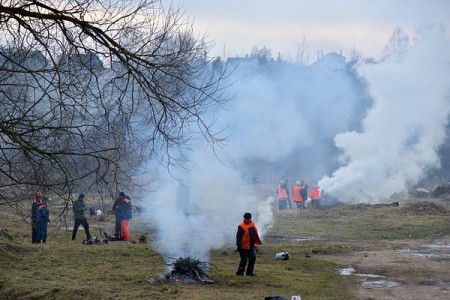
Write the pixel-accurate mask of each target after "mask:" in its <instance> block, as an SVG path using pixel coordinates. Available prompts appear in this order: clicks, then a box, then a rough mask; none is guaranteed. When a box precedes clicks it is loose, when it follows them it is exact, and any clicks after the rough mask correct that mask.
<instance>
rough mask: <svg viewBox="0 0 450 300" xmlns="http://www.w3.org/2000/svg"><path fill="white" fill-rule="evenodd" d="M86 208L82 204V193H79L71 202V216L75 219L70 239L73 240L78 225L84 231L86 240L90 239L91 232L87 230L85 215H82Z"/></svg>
mask: <svg viewBox="0 0 450 300" xmlns="http://www.w3.org/2000/svg"><path fill="white" fill-rule="evenodd" d="M86 210H87V208H86V205H85V204H84V194H80V195H79V196H78V199H77V200H75V201H74V202H73V216H74V219H75V224H74V225H73V231H72V241H74V240H75V237H76V235H77V231H78V228H79V227H80V225H82V226H83V228H84V231H85V232H86V240H87V241H89V240H90V239H91V234H90V232H89V223H88V220H87V218H86V216H85V215H84V212H85V211H86Z"/></svg>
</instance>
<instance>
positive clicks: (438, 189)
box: [431, 184, 450, 197]
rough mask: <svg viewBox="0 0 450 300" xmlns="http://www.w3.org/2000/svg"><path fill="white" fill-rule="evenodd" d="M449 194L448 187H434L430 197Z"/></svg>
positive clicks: (449, 187)
mask: <svg viewBox="0 0 450 300" xmlns="http://www.w3.org/2000/svg"><path fill="white" fill-rule="evenodd" d="M447 194H450V185H448V184H446V185H438V186H436V187H435V188H434V189H433V191H432V192H431V195H432V196H433V197H439V196H443V195H447Z"/></svg>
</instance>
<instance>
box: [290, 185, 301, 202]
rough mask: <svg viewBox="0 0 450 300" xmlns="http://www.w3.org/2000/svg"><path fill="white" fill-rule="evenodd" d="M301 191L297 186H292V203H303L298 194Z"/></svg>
mask: <svg viewBox="0 0 450 300" xmlns="http://www.w3.org/2000/svg"><path fill="white" fill-rule="evenodd" d="M301 189H302V187H301V186H299V185H294V187H293V188H292V201H294V202H303V198H302V195H301V194H300V190H301Z"/></svg>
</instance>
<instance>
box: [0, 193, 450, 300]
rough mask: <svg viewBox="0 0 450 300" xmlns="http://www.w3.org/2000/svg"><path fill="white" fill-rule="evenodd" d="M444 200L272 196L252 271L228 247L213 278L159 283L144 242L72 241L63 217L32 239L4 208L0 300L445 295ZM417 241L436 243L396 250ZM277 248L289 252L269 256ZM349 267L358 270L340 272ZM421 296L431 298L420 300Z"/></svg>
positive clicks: (141, 230) (140, 231) (448, 278)
mask: <svg viewBox="0 0 450 300" xmlns="http://www.w3.org/2000/svg"><path fill="white" fill-rule="evenodd" d="M449 204H450V201H449V200H448V199H446V198H442V199H411V201H409V204H407V203H404V204H401V205H400V207H384V206H371V205H340V206H334V207H328V208H322V209H320V210H312V209H308V210H306V211H301V212H300V211H296V210H288V211H284V212H279V211H278V210H277V208H276V206H275V203H274V206H273V209H274V214H275V220H274V224H273V227H272V228H271V230H270V232H268V234H267V235H266V237H265V241H264V245H263V246H261V247H260V250H261V253H259V254H258V258H257V262H256V266H255V273H256V274H257V276H256V277H247V276H240V277H237V276H235V271H236V266H237V263H238V261H239V255H238V253H237V252H235V251H234V247H232V246H229V247H228V246H226V247H223V248H222V249H219V250H216V251H213V252H212V254H211V274H210V275H211V279H212V280H213V281H214V283H212V284H183V283H173V282H167V281H164V280H160V276H161V275H165V274H167V272H168V271H167V270H168V269H167V266H166V264H165V262H164V260H163V258H162V257H161V256H160V255H159V254H158V253H157V252H155V250H154V249H153V248H152V244H151V242H148V243H135V244H132V243H100V244H97V245H95V244H94V245H84V244H82V243H81V241H82V238H83V237H84V230H83V229H82V228H80V231H79V233H78V236H77V237H78V239H77V241H75V242H72V241H71V239H70V236H71V223H70V222H68V223H67V229H66V228H65V226H61V225H62V224H61V223H59V224H53V223H51V226H50V230H49V238H48V242H47V243H46V244H31V241H30V240H31V237H30V234H31V228H30V225H29V223H28V222H25V221H23V220H21V219H20V218H18V217H16V216H15V214H14V213H13V212H12V211H8V208H6V207H3V208H2V212H1V213H0V255H1V257H0V270H1V273H0V299H264V298H265V297H267V296H282V297H284V298H286V299H290V298H291V296H292V295H301V296H302V299H306V300H309V299H430V298H436V299H445V297H448V296H450V275H449V274H448V272H446V270H447V269H448V266H449V265H450V264H449V263H450V252H449V251H448V250H447V248H446V246H445V245H446V244H445V243H447V244H448V243H449V241H450V213H449ZM141 221H142V220H140V216H139V214H136V217H134V218H133V220H132V222H131V231H132V232H131V233H132V239H134V240H136V241H138V239H139V236H141V235H145V234H147V233H148V231H147V230H146V228H145V227H144V226H143V225H142V222H141ZM89 222H90V224H91V227H92V232H93V233H97V232H98V229H99V228H106V229H107V230H108V231H109V232H112V231H113V227H114V224H113V218H112V217H110V218H107V219H106V220H102V221H99V217H97V216H94V217H90V218H89ZM233 230H234V229H233ZM150 235H151V234H150ZM150 240H151V239H150ZM424 244H436V245H442V247H441V248H442V249H441V248H439V247H438V248H435V249H432V250H430V251H432V252H433V253H434V254H433V255H432V254H431V253H432V252H427V253H429V254H428V256H426V255H424V257H420V256H419V255H409V256H408V255H405V254H408V253H409V252H402V251H408V249H409V250H411V251H412V249H416V250H417V251H418V252H417V253H424V252H420V251H421V250H420V249H422V247H423V245H424ZM280 251H287V252H289V253H290V255H291V259H290V260H287V261H277V260H275V259H274V257H275V254H276V253H278V252H280ZM411 253H416V252H413V251H412V252H411ZM445 266H447V267H445ZM349 267H351V268H353V269H354V272H355V273H358V274H359V275H358V274H356V275H354V274H353V275H349V276H343V275H341V274H340V270H342V269H344V268H349ZM425 271H426V272H425ZM424 272H425V273H424ZM366 273H370V274H372V275H374V276H382V277H378V279H377V283H374V284H371V282H375V280H374V279H373V277H370V276H366V277H364V276H360V275H361V274H363V275H364V274H366ZM370 274H369V275H370ZM380 278H382V279H380ZM383 282H385V283H386V282H387V283H389V282H393V283H395V284H393V286H389V284H386V285H384V284H383ZM367 283H368V284H367ZM424 295H425V296H427V295H433V297H425V298H420V297H423V296H424ZM408 296H409V297H408Z"/></svg>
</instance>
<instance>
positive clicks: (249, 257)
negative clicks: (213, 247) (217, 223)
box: [236, 212, 262, 276]
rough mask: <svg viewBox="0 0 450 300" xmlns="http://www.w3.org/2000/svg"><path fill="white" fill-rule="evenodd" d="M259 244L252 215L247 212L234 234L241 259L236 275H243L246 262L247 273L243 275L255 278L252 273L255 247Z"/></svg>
mask: <svg viewBox="0 0 450 300" xmlns="http://www.w3.org/2000/svg"><path fill="white" fill-rule="evenodd" d="M261 244H262V243H261V240H260V238H259V235H258V229H257V228H256V225H255V223H254V222H253V221H252V215H251V213H248V212H247V213H245V214H244V220H243V221H242V222H241V224H239V226H238V231H237V233H236V246H237V250H238V251H239V255H240V257H241V260H240V262H239V267H238V270H237V272H236V275H238V276H241V275H244V270H245V266H246V265H247V261H248V266H247V272H246V273H245V274H246V275H248V276H255V274H254V273H253V268H254V266H255V262H256V254H255V245H261Z"/></svg>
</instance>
